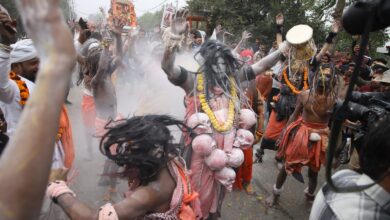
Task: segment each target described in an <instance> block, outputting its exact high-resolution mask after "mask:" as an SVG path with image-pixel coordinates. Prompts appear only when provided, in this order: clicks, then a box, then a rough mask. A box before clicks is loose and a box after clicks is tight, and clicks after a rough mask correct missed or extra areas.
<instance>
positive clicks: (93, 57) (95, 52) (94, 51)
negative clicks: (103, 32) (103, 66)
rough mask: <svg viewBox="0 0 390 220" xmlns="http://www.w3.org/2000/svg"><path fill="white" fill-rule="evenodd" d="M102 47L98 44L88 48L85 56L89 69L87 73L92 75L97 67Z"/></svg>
mask: <svg viewBox="0 0 390 220" xmlns="http://www.w3.org/2000/svg"><path fill="white" fill-rule="evenodd" d="M102 51H103V48H102V47H100V46H96V47H93V48H91V49H89V50H88V55H87V58H86V65H87V67H88V70H89V73H88V74H89V75H90V76H91V77H94V76H95V75H96V73H97V70H98V68H99V60H100V55H102Z"/></svg>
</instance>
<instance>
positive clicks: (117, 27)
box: [111, 17, 125, 34]
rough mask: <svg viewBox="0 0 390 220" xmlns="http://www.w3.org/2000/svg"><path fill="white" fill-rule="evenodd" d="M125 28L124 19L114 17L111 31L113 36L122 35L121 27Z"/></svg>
mask: <svg viewBox="0 0 390 220" xmlns="http://www.w3.org/2000/svg"><path fill="white" fill-rule="evenodd" d="M124 26H125V21H124V19H122V18H120V17H114V19H113V22H112V27H111V31H112V32H113V33H115V34H122V31H123V27H124Z"/></svg>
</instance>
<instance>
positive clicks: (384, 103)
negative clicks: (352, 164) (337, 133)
mask: <svg viewBox="0 0 390 220" xmlns="http://www.w3.org/2000/svg"><path fill="white" fill-rule="evenodd" d="M341 108H342V102H340V101H339V102H337V103H336V105H335V112H337V110H338V109H341ZM389 113H390V102H388V100H385V98H384V96H383V94H382V93H360V92H353V93H352V98H351V101H350V102H349V103H348V108H347V109H346V112H345V114H346V119H348V120H349V121H350V122H352V123H345V127H346V128H348V129H349V130H350V131H352V137H351V138H352V139H353V142H354V143H353V144H354V147H355V148H357V149H360V147H361V145H362V144H363V139H364V136H365V134H366V133H367V132H368V130H369V126H370V125H371V124H373V123H376V122H377V121H378V120H380V119H381V118H382V117H385V116H386V115H389ZM344 138H346V137H344Z"/></svg>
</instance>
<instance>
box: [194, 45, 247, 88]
mask: <svg viewBox="0 0 390 220" xmlns="http://www.w3.org/2000/svg"><path fill="white" fill-rule="evenodd" d="M197 55H201V56H202V58H203V59H204V62H203V65H202V66H201V69H202V71H203V72H204V74H205V76H206V80H207V83H210V84H209V85H212V86H215V85H217V84H216V83H217V73H216V72H215V71H214V70H213V68H212V66H213V65H216V64H217V63H218V58H219V57H221V58H222V59H223V60H224V61H225V65H226V72H227V73H229V74H231V75H232V76H234V75H235V73H236V72H237V70H238V69H239V68H240V67H241V64H240V63H239V61H238V60H237V59H236V58H235V57H234V55H233V54H232V52H231V50H230V48H229V47H227V46H226V45H224V44H222V43H220V42H218V41H215V40H209V41H207V42H206V43H204V44H203V45H202V47H201V48H200V50H199V51H198V52H197V53H196V54H195V59H197ZM218 86H221V88H223V89H224V90H225V89H228V88H224V85H218ZM225 91H226V90H225Z"/></svg>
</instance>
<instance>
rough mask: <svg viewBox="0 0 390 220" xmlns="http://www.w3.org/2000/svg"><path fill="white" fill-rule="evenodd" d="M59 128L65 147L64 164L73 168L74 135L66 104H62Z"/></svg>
mask: <svg viewBox="0 0 390 220" xmlns="http://www.w3.org/2000/svg"><path fill="white" fill-rule="evenodd" d="M59 130H60V131H61V137H60V140H61V143H62V146H63V148H64V153H65V160H64V165H65V167H66V168H68V169H70V168H72V165H73V161H74V157H75V153H74V145H73V136H72V127H71V125H70V121H69V117H68V110H67V109H66V107H65V105H63V106H62V109H61V114H60V126H59Z"/></svg>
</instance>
